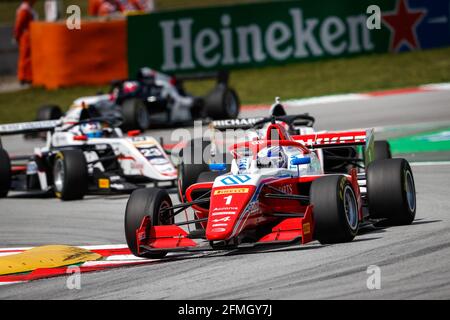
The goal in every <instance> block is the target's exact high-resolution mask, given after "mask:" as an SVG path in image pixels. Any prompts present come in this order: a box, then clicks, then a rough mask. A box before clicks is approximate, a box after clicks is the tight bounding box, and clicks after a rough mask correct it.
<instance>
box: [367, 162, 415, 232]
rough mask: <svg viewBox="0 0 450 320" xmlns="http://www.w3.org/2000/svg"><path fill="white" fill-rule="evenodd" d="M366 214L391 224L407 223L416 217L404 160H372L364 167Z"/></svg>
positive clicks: (409, 170)
mask: <svg viewBox="0 0 450 320" xmlns="http://www.w3.org/2000/svg"><path fill="white" fill-rule="evenodd" d="M367 197H368V202H369V214H370V217H371V218H373V219H383V218H384V219H387V222H388V224H390V225H408V224H411V223H412V222H413V221H414V218H415V216H416V189H415V184H414V177H413V174H412V170H411V167H410V166H409V163H408V161H406V160H405V159H384V160H377V161H373V162H372V163H371V164H370V165H369V166H368V168H367Z"/></svg>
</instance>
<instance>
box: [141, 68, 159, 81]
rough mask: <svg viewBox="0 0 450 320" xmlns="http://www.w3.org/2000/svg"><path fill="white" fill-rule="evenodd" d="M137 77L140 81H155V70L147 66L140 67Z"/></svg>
mask: <svg viewBox="0 0 450 320" xmlns="http://www.w3.org/2000/svg"><path fill="white" fill-rule="evenodd" d="M137 79H138V80H140V81H144V80H145V81H147V82H148V81H151V82H154V81H155V72H154V71H153V70H152V69H150V68H147V67H144V68H140V69H139V71H138V74H137Z"/></svg>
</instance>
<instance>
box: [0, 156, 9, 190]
mask: <svg viewBox="0 0 450 320" xmlns="http://www.w3.org/2000/svg"><path fill="white" fill-rule="evenodd" d="M10 188H11V160H10V158H9V155H8V153H7V152H6V150H5V149H3V148H0V198H5V197H6V196H7V195H8V192H9V189H10Z"/></svg>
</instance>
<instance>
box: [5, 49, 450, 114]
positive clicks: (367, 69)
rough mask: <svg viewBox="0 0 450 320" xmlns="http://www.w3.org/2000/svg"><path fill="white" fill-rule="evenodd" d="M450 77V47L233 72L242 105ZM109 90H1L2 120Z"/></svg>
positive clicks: (206, 84) (199, 84) (202, 86)
mask: <svg viewBox="0 0 450 320" xmlns="http://www.w3.org/2000/svg"><path fill="white" fill-rule="evenodd" d="M449 81H450V48H443V49H435V50H427V51H417V52H410V53H402V54H381V55H370V56H362V57H357V58H349V59H338V60H328V61H319V62H312V63H298V64H290V65H285V66H278V67H266V68H260V69H247V70H237V71H233V72H232V73H231V85H232V86H233V87H234V88H235V89H236V90H237V92H238V94H239V96H240V98H241V101H242V103H243V104H259V103H272V102H273V100H274V97H275V96H280V97H281V98H282V99H290V98H301V97H311V96H320V95H328V94H336V93H350V92H364V91H372V90H382V89H391V88H403V87H410V86H416V85H420V84H425V83H436V82H449ZM212 85H213V82H212V81H191V82H188V83H186V88H187V90H188V91H190V92H191V93H193V94H196V95H200V94H204V93H205V92H206V91H208V90H209V89H210V88H211V87H212ZM106 89H107V87H76V88H67V89H60V90H52V91H49V90H45V89H42V88H32V89H26V90H22V91H19V92H11V93H3V94H0V123H5V122H12V121H26V120H32V119H33V118H34V116H35V110H36V108H37V107H38V106H39V105H42V104H46V103H56V104H59V105H61V106H63V107H66V108H67V107H68V106H69V104H70V103H71V102H72V101H73V100H74V99H76V98H78V97H80V96H84V95H92V94H96V93H97V92H98V91H99V90H106Z"/></svg>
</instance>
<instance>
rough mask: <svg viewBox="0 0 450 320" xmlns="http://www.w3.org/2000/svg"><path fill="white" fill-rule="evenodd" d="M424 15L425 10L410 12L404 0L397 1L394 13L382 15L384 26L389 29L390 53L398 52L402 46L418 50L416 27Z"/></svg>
mask: <svg viewBox="0 0 450 320" xmlns="http://www.w3.org/2000/svg"><path fill="white" fill-rule="evenodd" d="M425 15H426V10H423V9H422V10H411V9H410V8H409V7H408V5H407V4H406V0H399V1H397V6H396V8H395V10H394V11H391V12H388V13H383V14H382V19H383V22H384V24H385V25H386V26H387V27H388V28H389V29H391V31H392V32H391V43H390V51H395V52H398V51H399V49H400V47H401V45H402V44H407V45H408V46H409V48H410V49H411V50H414V49H420V43H419V41H418V40H417V34H416V27H417V25H418V24H419V23H420V21H422V19H423V17H424V16H425Z"/></svg>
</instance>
